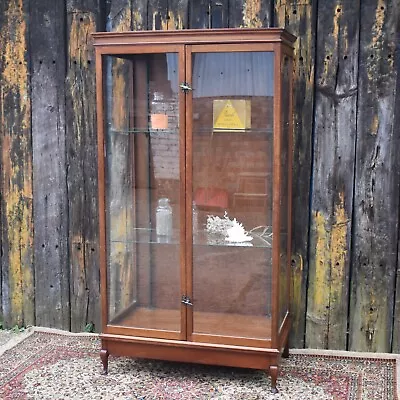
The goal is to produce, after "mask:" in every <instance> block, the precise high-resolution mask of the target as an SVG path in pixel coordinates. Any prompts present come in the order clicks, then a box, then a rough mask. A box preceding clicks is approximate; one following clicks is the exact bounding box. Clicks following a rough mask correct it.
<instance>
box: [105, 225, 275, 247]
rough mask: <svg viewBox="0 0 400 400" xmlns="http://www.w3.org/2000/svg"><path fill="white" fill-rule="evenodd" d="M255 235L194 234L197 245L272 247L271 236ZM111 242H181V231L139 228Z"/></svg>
mask: <svg viewBox="0 0 400 400" xmlns="http://www.w3.org/2000/svg"><path fill="white" fill-rule="evenodd" d="M250 235H251V236H252V237H253V240H252V241H249V242H240V243H235V242H229V241H227V240H225V238H224V237H222V236H221V235H217V234H211V233H207V232H206V231H199V232H197V233H196V234H194V235H193V239H194V240H193V241H194V243H193V244H194V245H195V246H219V247H250V248H251V247H254V248H272V234H271V236H269V235H268V234H267V235H264V236H263V237H261V236H260V233H250ZM111 243H147V244H169V245H177V244H179V231H178V230H174V231H173V234H172V236H168V237H167V236H157V234H156V231H155V229H144V228H137V229H135V230H134V232H133V237H132V238H131V239H127V240H112V241H111Z"/></svg>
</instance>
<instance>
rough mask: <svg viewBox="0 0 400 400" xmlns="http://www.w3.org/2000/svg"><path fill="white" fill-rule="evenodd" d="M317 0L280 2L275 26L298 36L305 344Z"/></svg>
mask: <svg viewBox="0 0 400 400" xmlns="http://www.w3.org/2000/svg"><path fill="white" fill-rule="evenodd" d="M315 3H316V1H314V2H313V1H312V0H308V1H304V2H301V3H297V2H293V1H286V0H280V1H277V2H276V9H275V17H276V21H275V26H282V27H285V28H287V29H288V30H289V31H290V32H291V33H293V34H294V35H296V36H297V40H296V42H295V43H294V46H295V56H294V66H295V72H294V103H293V104H294V131H293V137H294V165H293V176H294V179H293V217H292V218H293V228H292V232H293V234H292V261H291V265H292V288H291V312H292V324H293V325H292V330H291V336H290V344H291V346H293V347H303V345H304V331H305V313H306V299H307V276H308V255H307V246H308V235H309V211H310V208H309V202H310V175H311V158H312V153H311V151H312V130H313V105H314V64H315V41H314V40H315V33H316V4H315Z"/></svg>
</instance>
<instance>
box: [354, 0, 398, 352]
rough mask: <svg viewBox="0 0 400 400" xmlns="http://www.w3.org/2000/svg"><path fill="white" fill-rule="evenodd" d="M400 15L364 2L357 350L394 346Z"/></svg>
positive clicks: (391, 5) (388, 6)
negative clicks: (396, 62) (397, 80)
mask: <svg viewBox="0 0 400 400" xmlns="http://www.w3.org/2000/svg"><path fill="white" fill-rule="evenodd" d="M399 19H400V7H399V3H398V2H395V1H393V2H387V1H383V0H375V1H369V2H361V16H360V20H361V21H362V23H361V30H360V54H359V59H360V65H359V70H360V75H359V102H358V110H357V111H358V113H357V123H358V127H357V159H356V165H357V169H356V182H357V185H356V189H355V198H354V205H355V207H354V229H353V236H354V247H353V257H352V264H353V271H352V272H353V273H352V287H351V309H350V324H349V329H350V343H349V348H350V349H351V350H359V351H379V352H387V351H390V348H391V335H392V323H393V308H394V288H395V273H396V268H395V265H396V259H397V238H398V220H399V169H398V160H397V159H398V154H399V150H400V148H399V127H398V126H395V125H394V116H395V113H396V110H395V107H394V106H395V101H396V100H395V99H396V95H397V96H398V93H397V94H396V79H398V76H397V74H398V65H396V64H395V60H394V55H395V52H396V50H398V43H399V42H398V41H399V37H398V22H399ZM396 47H397V49H396ZM397 114H398V110H397ZM397 312H398V310H397Z"/></svg>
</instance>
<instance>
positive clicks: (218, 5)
mask: <svg viewBox="0 0 400 400" xmlns="http://www.w3.org/2000/svg"><path fill="white" fill-rule="evenodd" d="M210 21H211V28H214V29H217V28H228V26H229V0H211V2H210Z"/></svg>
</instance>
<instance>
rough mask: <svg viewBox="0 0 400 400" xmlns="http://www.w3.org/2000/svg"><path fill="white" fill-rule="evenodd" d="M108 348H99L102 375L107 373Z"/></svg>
mask: <svg viewBox="0 0 400 400" xmlns="http://www.w3.org/2000/svg"><path fill="white" fill-rule="evenodd" d="M108 356H109V353H108V350H105V349H101V350H100V358H101V362H102V363H103V372H102V374H103V375H107V374H108Z"/></svg>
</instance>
